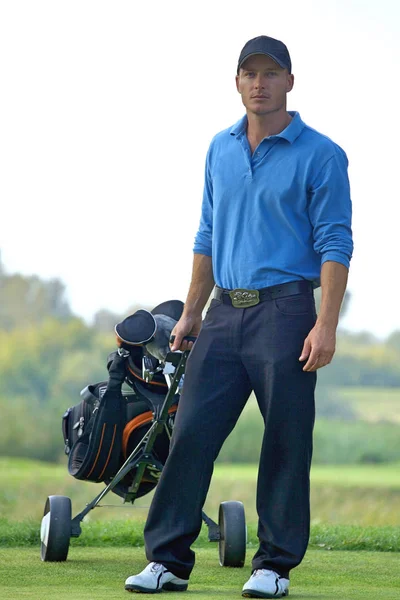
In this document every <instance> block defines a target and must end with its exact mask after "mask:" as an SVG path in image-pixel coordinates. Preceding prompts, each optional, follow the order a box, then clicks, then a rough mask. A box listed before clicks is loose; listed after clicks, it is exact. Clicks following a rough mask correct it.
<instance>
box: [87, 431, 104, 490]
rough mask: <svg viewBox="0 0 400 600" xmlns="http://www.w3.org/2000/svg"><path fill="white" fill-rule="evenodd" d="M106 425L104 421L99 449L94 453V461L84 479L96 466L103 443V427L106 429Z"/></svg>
mask: <svg viewBox="0 0 400 600" xmlns="http://www.w3.org/2000/svg"><path fill="white" fill-rule="evenodd" d="M106 425H107V424H106V423H104V425H103V429H102V430H101V438H100V444H99V449H98V451H97V455H96V458H95V461H94V463H93V465H92V468H91V469H90V471H89V473H88V474H87V475H86V479H88V478H89V477H90V476H91V474H92V473H93V471H94V468H95V466H96V464H97V461H98V459H99V454H100V450H101V447H102V445H103V438H104V432H105V429H106Z"/></svg>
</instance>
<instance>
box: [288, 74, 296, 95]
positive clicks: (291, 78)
mask: <svg viewBox="0 0 400 600" xmlns="http://www.w3.org/2000/svg"><path fill="white" fill-rule="evenodd" d="M293 86H294V75H291V74H288V76H287V80H286V91H287V92H291V91H292V89H293Z"/></svg>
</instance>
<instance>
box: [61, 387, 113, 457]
mask: <svg viewBox="0 0 400 600" xmlns="http://www.w3.org/2000/svg"><path fill="white" fill-rule="evenodd" d="M106 389H107V381H102V382H101V383H97V384H96V385H88V386H86V387H85V388H84V389H83V390H82V391H81V397H82V401H81V402H80V403H79V404H76V405H75V406H71V407H70V408H68V409H67V410H66V411H65V413H64V414H63V417H62V432H63V437H64V452H65V454H66V455H67V456H68V454H69V453H70V452H71V449H72V447H73V445H74V444H75V442H77V441H78V440H79V438H80V437H81V436H82V435H83V433H84V431H85V429H86V427H87V425H88V423H89V421H90V418H91V417H92V414H93V411H94V410H95V409H96V408H98V406H99V402H100V399H101V398H102V397H103V396H104V393H105V391H106Z"/></svg>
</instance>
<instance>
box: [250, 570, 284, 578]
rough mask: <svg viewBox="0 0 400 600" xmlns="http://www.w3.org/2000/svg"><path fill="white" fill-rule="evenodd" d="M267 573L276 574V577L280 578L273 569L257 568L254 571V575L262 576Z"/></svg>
mask: <svg viewBox="0 0 400 600" xmlns="http://www.w3.org/2000/svg"><path fill="white" fill-rule="evenodd" d="M265 575H267V576H268V575H275V577H277V578H279V575H277V574H276V573H275V571H271V569H256V570H255V571H253V577H262V576H265Z"/></svg>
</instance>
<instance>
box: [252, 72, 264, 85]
mask: <svg viewBox="0 0 400 600" xmlns="http://www.w3.org/2000/svg"><path fill="white" fill-rule="evenodd" d="M254 85H255V87H256V88H257V89H259V88H261V89H262V88H264V87H265V79H264V77H263V76H262V75H261V73H259V74H258V75H256V78H255V80H254Z"/></svg>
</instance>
